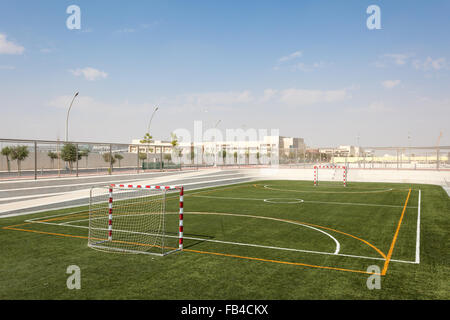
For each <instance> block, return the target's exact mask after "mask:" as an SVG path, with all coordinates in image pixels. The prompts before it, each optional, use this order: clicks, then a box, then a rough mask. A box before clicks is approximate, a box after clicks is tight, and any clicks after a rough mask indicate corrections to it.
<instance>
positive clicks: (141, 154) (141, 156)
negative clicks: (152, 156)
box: [139, 152, 147, 164]
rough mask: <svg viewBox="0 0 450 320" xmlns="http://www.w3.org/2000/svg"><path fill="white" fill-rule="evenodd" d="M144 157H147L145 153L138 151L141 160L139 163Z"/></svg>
mask: <svg viewBox="0 0 450 320" xmlns="http://www.w3.org/2000/svg"><path fill="white" fill-rule="evenodd" d="M146 159H147V154H145V153H143V152H139V160H140V161H141V164H142V162H143V161H144V160H146Z"/></svg>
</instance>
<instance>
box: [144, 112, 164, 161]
mask: <svg viewBox="0 0 450 320" xmlns="http://www.w3.org/2000/svg"><path fill="white" fill-rule="evenodd" d="M158 109H159V107H155V109H154V110H153V112H152V115H151V117H150V121H149V122H148V127H147V134H148V135H150V125H151V124H152V120H153V116H154V115H155V113H156V111H158ZM150 142H151V140H150V139H149V140H148V141H147V143H148V144H147V163H148V162H150V158H149V153H150ZM155 157H156V146H155ZM155 160H156V158H155ZM161 161H162V159H161Z"/></svg>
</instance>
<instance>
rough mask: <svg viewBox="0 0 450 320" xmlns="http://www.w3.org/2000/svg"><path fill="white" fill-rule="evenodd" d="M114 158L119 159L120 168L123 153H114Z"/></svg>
mask: <svg viewBox="0 0 450 320" xmlns="http://www.w3.org/2000/svg"><path fill="white" fill-rule="evenodd" d="M114 159H116V160H117V161H119V168H120V160H122V159H123V155H121V154H120V153H116V154H115V155H114Z"/></svg>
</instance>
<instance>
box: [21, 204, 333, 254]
mask: <svg viewBox="0 0 450 320" xmlns="http://www.w3.org/2000/svg"><path fill="white" fill-rule="evenodd" d="M185 213H187V212H185ZM167 214H178V213H167ZM189 214H204V215H222V216H235V217H244V218H254V219H263V220H273V221H278V222H284V223H288V224H294V225H298V226H302V227H305V228H309V229H312V230H315V231H318V232H320V233H323V234H324V235H326V236H328V237H329V238H331V239H332V240H333V241H334V243H335V244H336V249H335V251H334V252H333V253H329V254H334V255H337V254H338V253H339V251H340V248H341V245H340V243H339V241H337V240H336V238H335V237H333V236H332V235H330V234H329V233H327V232H325V231H323V230H320V229H318V228H315V227H313V226H309V225H306V224H303V223H300V222H294V221H287V220H283V219H278V218H272V217H263V216H253V215H246V214H237V213H218V212H189ZM126 216H133V215H132V214H131V215H126ZM122 217H123V216H122ZM97 219H102V218H97ZM84 221H89V219H80V220H74V221H70V222H63V223H56V224H55V223H50V222H43V221H34V220H33V221H29V222H33V223H43V224H54V225H59V226H70V227H80V228H88V227H86V226H75V225H72V224H69V223H76V222H84ZM113 231H114V229H113ZM116 231H122V230H116ZM128 232H130V233H135V232H133V231H128ZM138 233H139V232H138ZM143 234H146V233H143ZM184 238H185V239H188V238H187V237H184ZM192 239H194V238H192ZM194 240H202V241H211V242H218V241H219V240H209V239H203V238H195V239H194ZM223 243H228V244H237V245H247V246H254V247H262V248H263V247H265V248H269V249H278V250H292V251H301V252H310V251H309V250H300V249H289V248H279V247H269V246H261V245H256V244H242V243H238V242H236V243H232V242H226V241H225V242H223ZM311 252H312V251H311Z"/></svg>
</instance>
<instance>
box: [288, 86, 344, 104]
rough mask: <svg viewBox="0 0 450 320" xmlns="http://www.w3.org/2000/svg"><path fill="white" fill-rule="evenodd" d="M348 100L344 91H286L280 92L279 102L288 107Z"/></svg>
mask: <svg viewBox="0 0 450 320" xmlns="http://www.w3.org/2000/svg"><path fill="white" fill-rule="evenodd" d="M347 98H350V95H349V93H348V92H347V90H346V89H341V90H305V89H286V90H282V91H281V95H280V101H281V102H284V103H286V104H289V105H310V104H315V103H322V102H325V103H332V102H338V101H343V100H345V99H347Z"/></svg>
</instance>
